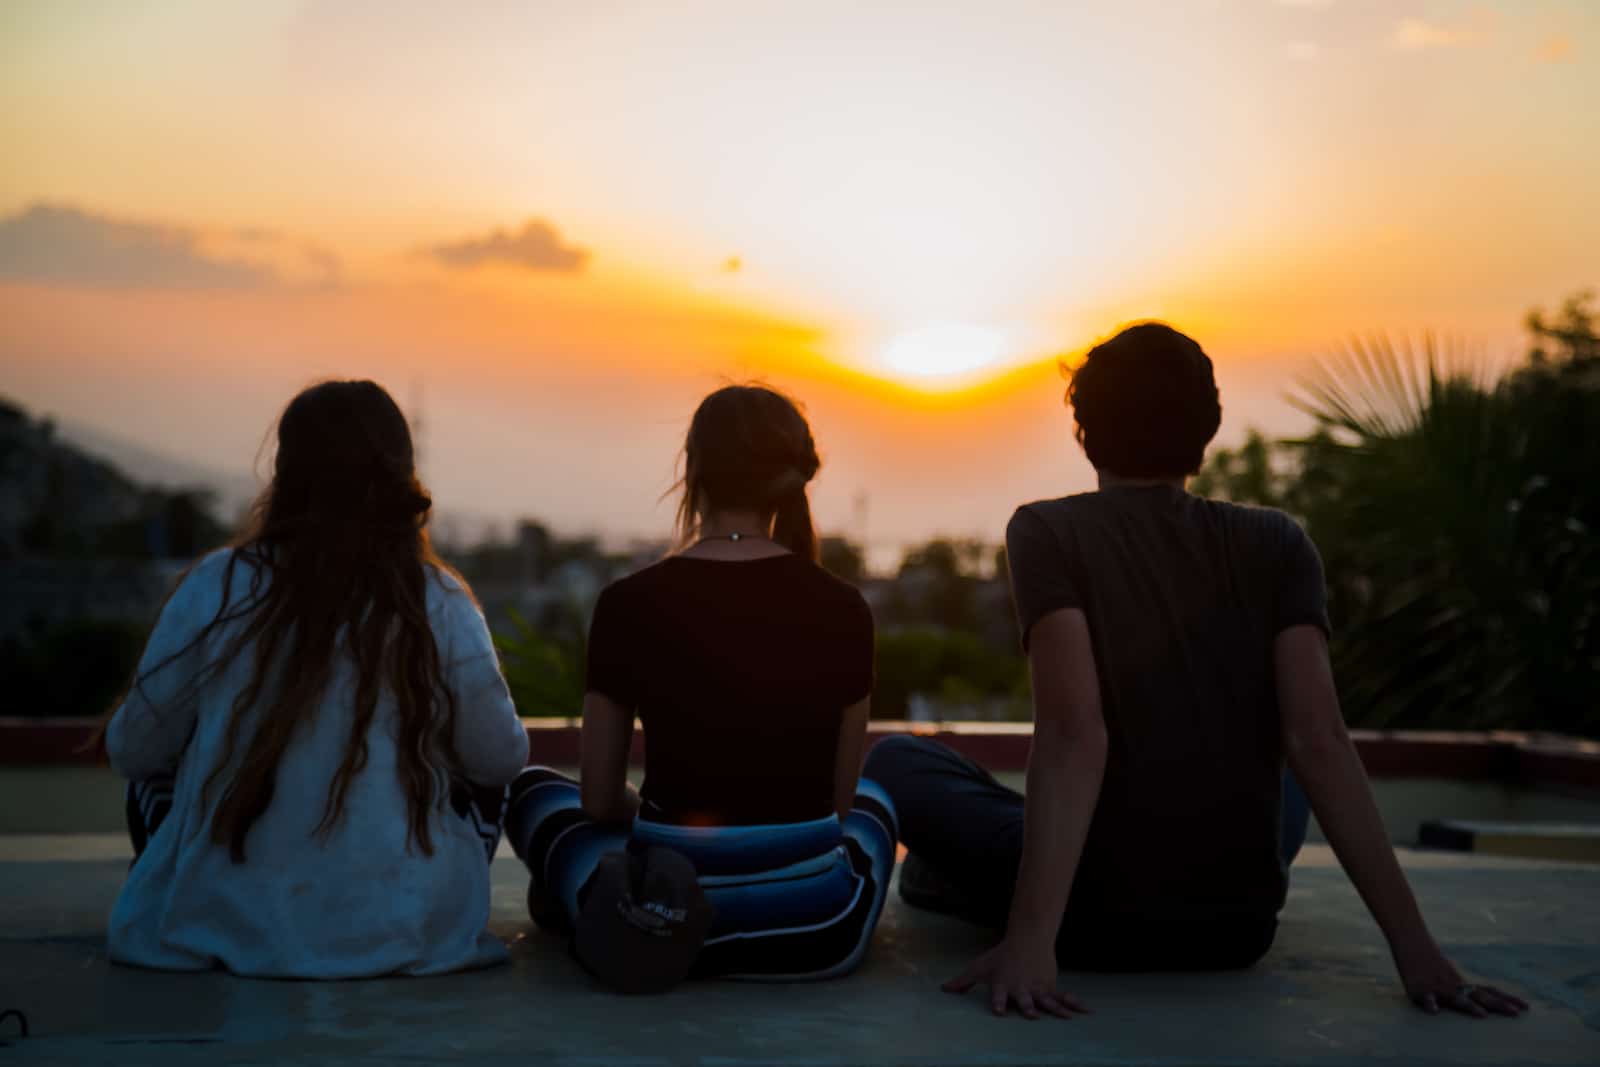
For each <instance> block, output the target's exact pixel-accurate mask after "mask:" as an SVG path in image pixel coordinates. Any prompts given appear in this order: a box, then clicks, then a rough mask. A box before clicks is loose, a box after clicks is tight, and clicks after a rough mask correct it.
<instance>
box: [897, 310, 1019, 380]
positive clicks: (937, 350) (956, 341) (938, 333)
mask: <svg viewBox="0 0 1600 1067" xmlns="http://www.w3.org/2000/svg"><path fill="white" fill-rule="evenodd" d="M1005 344H1006V337H1005V334H1003V333H1002V332H1001V331H999V330H995V329H990V328H988V327H984V326H974V325H972V324H970V323H962V322H936V323H930V324H928V325H926V326H920V327H918V328H916V329H914V330H908V331H907V332H905V333H902V334H900V335H898V336H897V337H895V338H894V339H893V340H892V341H890V342H889V344H888V346H887V347H885V348H884V350H883V365H884V367H885V368H887V369H888V370H889V371H891V372H892V373H894V374H896V375H899V376H902V377H908V378H913V379H916V380H918V381H919V382H930V381H937V380H947V379H951V378H956V377H965V376H967V375H970V374H972V373H973V372H974V371H981V370H983V369H985V368H988V367H993V366H994V365H995V364H996V363H998V362H999V360H1000V358H1001V356H1002V355H1003V354H1004V350H1005Z"/></svg>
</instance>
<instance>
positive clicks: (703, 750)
mask: <svg viewBox="0 0 1600 1067" xmlns="http://www.w3.org/2000/svg"><path fill="white" fill-rule="evenodd" d="M872 651H873V644H872V615H871V612H870V611H868V609H867V604H866V601H865V600H863V599H862V598H861V594H860V593H859V592H857V591H856V589H855V588H854V587H853V586H850V585H848V584H846V583H844V582H842V581H840V580H839V579H837V578H835V577H833V576H832V575H830V574H829V573H828V572H827V571H825V570H823V569H822V568H821V567H818V566H817V565H816V564H814V563H811V562H810V561H808V560H805V559H802V558H801V557H799V556H794V555H779V556H769V557H765V558H762V559H753V560H738V561H731V560H713V559H701V558H697V557H693V556H673V557H670V558H668V559H664V560H662V561H661V562H659V563H656V564H653V565H652V566H649V567H646V568H645V569H644V570H642V571H639V572H638V573H637V574H632V575H629V576H628V577H626V578H623V579H622V580H620V581H618V582H616V583H615V584H613V585H611V586H609V587H607V589H606V590H605V591H604V592H603V593H601V594H600V600H599V602H598V603H597V604H596V605H595V610H594V621H593V623H592V624H591V625H590V629H589V666H588V683H587V685H588V689H589V690H590V691H591V692H596V693H602V694H604V695H606V696H608V697H610V698H611V699H612V700H615V701H616V702H617V703H619V704H621V705H622V706H623V707H626V708H632V709H633V710H634V712H635V713H636V714H637V715H638V716H639V720H640V722H641V723H642V724H643V726H644V741H645V780H644V787H643V789H642V790H641V793H642V795H643V797H644V802H645V812H644V813H645V814H646V815H647V816H648V817H649V818H653V819H658V820H661V821H664V822H675V823H683V824H690V825H753V824H760V823H785V822H804V821H806V820H809V819H818V818H822V817H824V816H826V815H828V814H830V813H831V812H832V811H833V776H834V763H835V760H836V757H837V753H838V744H839V727H840V723H841V721H842V719H843V714H844V710H845V709H846V708H847V707H849V706H850V705H852V704H854V703H856V702H857V701H860V700H862V699H863V698H865V697H867V696H868V695H869V694H870V693H871V692H872Z"/></svg>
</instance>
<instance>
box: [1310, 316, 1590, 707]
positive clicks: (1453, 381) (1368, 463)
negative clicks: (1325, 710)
mask: <svg viewBox="0 0 1600 1067" xmlns="http://www.w3.org/2000/svg"><path fill="white" fill-rule="evenodd" d="M1570 368H1571V362H1570V361H1566V362H1562V361H1559V360H1558V361H1554V362H1552V361H1550V360H1545V361H1543V362H1540V363H1530V364H1529V365H1527V366H1526V367H1524V368H1523V369H1521V370H1519V371H1517V372H1516V373H1515V374H1512V375H1509V376H1505V377H1501V378H1498V379H1495V378H1493V377H1491V376H1489V375H1487V374H1486V373H1484V372H1483V370H1482V368H1481V366H1479V365H1474V364H1473V362H1472V361H1470V360H1468V359H1465V358H1463V357H1462V355H1461V354H1460V353H1459V352H1454V351H1441V349H1440V348H1439V346H1438V345H1436V344H1435V343H1434V342H1433V340H1432V339H1431V338H1428V339H1424V340H1423V342H1422V343H1421V344H1420V345H1418V346H1414V347H1413V346H1406V345H1401V346H1396V345H1394V344H1392V343H1390V342H1388V341H1387V340H1383V339H1379V340H1375V341H1369V342H1357V343H1354V344H1352V345H1351V346H1350V347H1349V348H1348V349H1347V350H1346V351H1345V352H1344V353H1342V354H1341V355H1339V356H1337V357H1335V358H1334V359H1332V360H1330V361H1328V362H1326V363H1324V364H1322V365H1321V367H1320V368H1319V369H1318V370H1317V371H1316V372H1315V373H1314V374H1313V375H1312V376H1311V377H1310V378H1309V379H1307V380H1306V381H1305V382H1303V383H1302V384H1301V386H1300V388H1299V390H1298V391H1297V392H1296V393H1295V394H1294V397H1293V399H1294V400H1295V402H1296V403H1297V404H1298V405H1299V406H1300V407H1301V408H1302V409H1303V410H1305V411H1306V412H1308V413H1309V414H1310V415H1311V416H1312V417H1313V419H1314V420H1315V422H1316V427H1317V429H1316V432H1315V433H1313V434H1312V435H1311V436H1309V437H1307V438H1305V439H1303V440H1300V441H1295V442H1287V443H1286V445H1287V448H1288V450H1289V451H1290V452H1291V453H1292V454H1293V455H1294V456H1295V457H1296V459H1297V461H1298V462H1297V463H1296V465H1295V466H1296V474H1295V476H1294V477H1292V478H1290V479H1289V480H1288V482H1287V484H1286V486H1285V488H1284V489H1283V491H1282V500H1281V501H1279V503H1280V504H1281V506H1283V507H1285V508H1287V509H1288V510H1290V511H1291V512H1294V513H1296V514H1297V515H1299V516H1300V517H1301V518H1302V519H1303V520H1304V521H1305V523H1306V525H1307V528H1308V530H1309V531H1310V533H1311V535H1312V537H1313V538H1314V539H1315V540H1316V541H1317V543H1318V545H1319V546H1320V548H1321V550H1322V552H1323V555H1324V561H1325V565H1326V569H1327V574H1328V585H1329V596H1330V609H1331V611H1332V613H1333V615H1334V622H1335V626H1336V635H1335V641H1334V656H1335V667H1336V670H1337V672H1338V676H1339V678H1340V679H1341V685H1342V687H1343V688H1344V690H1345V699H1346V703H1347V706H1348V709H1349V713H1350V715H1351V717H1352V719H1353V720H1354V721H1357V722H1359V723H1362V724H1364V725H1371V726H1388V727H1432V728H1453V729H1469V728H1470V729H1485V728H1501V727H1504V728H1514V727H1523V728H1526V727H1528V726H1531V725H1535V724H1536V725H1538V726H1540V727H1543V728H1546V729H1556V730H1562V731H1566V732H1573V733H1590V734H1594V733H1600V538H1597V537H1596V531H1597V530H1600V389H1597V388H1595V387H1593V384H1592V382H1593V375H1576V374H1573V373H1571V372H1570ZM1586 382H1587V383H1589V384H1586Z"/></svg>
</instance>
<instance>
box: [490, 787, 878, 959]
mask: <svg viewBox="0 0 1600 1067" xmlns="http://www.w3.org/2000/svg"><path fill="white" fill-rule="evenodd" d="M506 836H507V838H508V839H509V840H510V842H511V847H512V849H513V850H514V851H515V852H516V854H517V855H518V857H520V858H521V859H522V861H523V862H524V863H525V864H527V866H528V870H529V872H530V873H531V875H532V885H531V886H530V890H529V904H530V910H531V911H532V912H533V917H534V920H535V921H536V922H538V923H539V925H540V926H542V927H545V928H546V929H553V930H557V931H565V930H570V929H571V927H572V924H573V923H574V922H575V921H576V919H577V916H578V912H579V910H580V905H581V897H582V894H583V891H584V887H585V885H586V883H587V882H588V880H589V876H590V875H591V874H593V873H594V869H595V867H596V865H597V864H598V863H599V861H600V857H601V856H603V855H605V854H606V853H608V852H615V851H618V850H620V849H622V848H624V847H625V846H626V844H627V842H628V839H629V838H630V837H633V838H636V839H640V840H643V841H645V842H647V843H649V844H651V845H663V846H665V847H667V848H671V849H674V850H676V851H678V852H681V853H682V854H683V855H685V856H687V857H688V858H689V859H690V861H691V862H693V863H694V865H695V870H696V871H697V872H698V873H699V876H700V885H701V888H702V889H703V890H704V891H705V894H706V898H707V899H708V900H709V901H710V903H711V905H712V907H713V908H715V909H716V917H715V918H714V920H713V921H712V925H711V930H710V932H709V933H708V934H707V936H706V942H705V945H704V946H703V947H702V948H701V950H700V956H699V958H698V960H697V961H696V963H695V969H694V974H695V976H696V977H702V978H710V977H722V978H744V979H752V980H763V981H817V980H821V979H826V978H836V977H840V976H842V975H845V974H849V973H850V972H851V971H853V970H855V969H856V967H858V966H859V965H860V963H861V961H862V959H863V958H865V956H866V952H867V945H868V943H869V942H870V941H871V940H872V932H873V930H874V929H875V928H876V926H877V924H878V917H879V916H880V915H881V914H882V912H883V902H884V897H885V895H886V893H887V890H888V885H889V877H890V874H891V873H892V872H893V870H894V862H895V846H896V843H897V839H898V828H897V825H896V820H895V815H894V805H893V803H892V802H891V801H890V800H889V796H888V794H887V793H885V792H884V791H883V790H882V789H880V788H879V787H878V785H877V784H876V783H874V782H871V781H868V780H867V779H862V780H861V782H860V784H859V785H858V786H857V792H856V801H855V806H854V808H853V809H852V810H851V811H850V813H849V814H848V815H847V816H846V817H845V819H844V820H843V822H842V823H841V821H840V820H839V818H838V817H837V816H833V815H829V816H828V817H827V818H824V819H816V820H813V821H811V822H804V823H790V824H783V825H773V826H714V827H699V826H696V827H688V826H674V825H669V824H666V823H659V822H653V821H650V820H648V819H644V818H639V819H636V820H635V821H634V823H633V825H632V826H622V825H603V824H600V823H597V822H595V821H594V820H592V819H590V818H589V817H588V816H587V815H585V814H584V812H583V806H582V803H581V801H580V799H579V792H578V783H577V782H575V781H573V780H572V779H571V778H568V777H567V776H566V775H563V774H561V773H559V772H557V771H554V770H551V769H550V768H548V767H529V768H528V769H526V770H524V771H523V772H522V775H521V776H520V777H519V778H518V779H517V780H516V782H514V783H513V784H512V786H511V803H510V807H509V810H508V811H507V814H506Z"/></svg>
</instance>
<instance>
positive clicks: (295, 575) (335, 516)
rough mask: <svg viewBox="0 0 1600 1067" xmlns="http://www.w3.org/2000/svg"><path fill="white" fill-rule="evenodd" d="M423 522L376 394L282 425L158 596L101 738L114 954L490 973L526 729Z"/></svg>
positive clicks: (167, 963)
mask: <svg viewBox="0 0 1600 1067" xmlns="http://www.w3.org/2000/svg"><path fill="white" fill-rule="evenodd" d="M431 507H432V501H431V499H430V498H429V496H428V494H427V492H426V491H425V490H424V489H423V487H422V485H421V484H420V483H419V481H418V480H417V473H416V463H415V453H414V450H413V447H412V441H411V432H410V430H409V428H408V427H407V425H406V420H405V417H404V416H403V415H402V414H401V412H400V409H399V408H398V407H397V406H396V405H395V403H394V400H393V399H392V398H390V396H389V394H388V393H387V392H385V391H384V390H383V388H382V387H381V386H378V385H377V384H375V383H373V382H369V381H332V382H325V383H322V384H320V385H315V386H312V387H311V388H308V389H306V390H305V391H303V392H302V393H300V394H299V395H298V396H296V397H295V398H294V400H293V401H291V402H290V404H289V406H288V407H287V408H286V409H285V410H284V412H283V415H282V417H281V418H280V419H279V422H278V429H277V454H276V457H275V460H274V470H273V477H272V480H271V482H270V484H269V485H268V486H267V488H266V490H265V491H264V492H263V493H262V494H261V496H260V498H259V499H258V500H257V501H256V503H255V505H254V507H253V509H252V511H251V513H250V517H249V519H248V521H247V522H246V524H245V527H244V529H243V531H242V532H241V533H240V534H239V536H238V537H237V538H236V539H235V540H234V542H233V544H232V545H231V546H230V547H228V548H224V549H221V550H219V551H217V552H214V553H212V554H210V555H208V556H206V557H205V558H204V559H202V560H201V561H200V562H199V563H198V564H197V565H196V566H195V567H194V568H193V569H192V570H191V571H190V572H189V573H188V574H187V575H185V577H184V578H183V580H182V582H181V583H180V584H179V585H178V587H177V589H176V590H175V591H174V592H173V594H172V596H171V597H170V598H169V600H168V601H167V603H166V606H165V607H164V608H163V609H162V612H161V617H160V620H159V621H158V622H157V624H156V627H155V631H154V632H153V633H152V634H151V637H150V642H149V645H148V646H147V647H146V649H145V651H144V655H143V657H142V658H141V660H140V663H139V666H138V668H137V670H136V671H135V674H134V678H133V681H132V683H131V684H130V686H129V689H128V692H127V694H126V696H125V697H124V699H123V700H122V702H121V704H120V706H118V707H117V708H116V710H115V711H114V712H113V714H112V715H111V717H110V720H109V722H108V724H107V727H106V731H105V744H106V750H107V753H108V754H109V756H110V759H111V763H112V766H113V767H115V768H116V769H117V770H118V771H119V772H120V773H121V774H122V775H123V776H124V777H126V778H128V779H129V789H128V821H129V832H130V834H131V835H132V837H133V843H134V850H135V861H134V864H133V867H132V869H131V870H130V871H129V874H128V878H127V881H126V883H125V884H124V885H123V887H122V892H121V894H120V895H119V896H118V898H117V903H116V906H115V908H114V909H113V911H112V915H111V926H110V932H109V935H108V936H109V948H110V955H111V958H112V959H114V960H116V961H118V962H122V963H131V964H138V965H143V966H148V967H159V968H166V969H175V970H198V969H204V968H210V967H215V966H221V967H225V968H227V969H228V970H230V971H233V972H235V973H239V974H247V975H260V976H273V977H303V978H354V977H361V976H367V975H378V974H390V973H408V974H430V973H437V972H442V971H450V970H456V969H460V968H466V967H475V966H483V965H486V964H490V963H494V962H497V961H499V960H502V959H504V958H505V949H504V946H503V945H501V944H500V942H499V941H498V940H497V939H495V938H494V937H492V936H490V935H489V934H488V933H487V932H486V930H485V925H486V923H487V921H488V916H489V871H488V862H487V860H488V859H489V858H492V856H493V852H494V846H495V844H496V843H497V842H498V836H499V826H498V819H499V814H500V810H501V804H500V801H501V799H502V798H503V795H504V787H505V785H506V783H508V782H509V781H510V780H511V779H512V778H513V777H514V776H515V775H516V773H517V771H518V770H519V769H520V768H521V767H522V765H523V764H524V763H525V762H526V757H527V734H526V733H525V732H524V730H523V728H522V725H521V722H520V721H519V720H518V718H517V715H516V710H515V708H513V707H512V704H511V699H510V696H509V694H508V693H507V690H506V685H505V681H504V680H503V678H502V677H501V674H500V669H499V665H498V662H497V660H496V658H495V653H494V647H493V645H492V644H491V643H490V638H489V632H488V628H487V626H486V625H485V623H484V619H483V615H482V614H481V613H480V612H479V610H478V607H477V604H476V602H475V601H474V600H473V597H472V594H471V592H470V591H469V590H468V589H467V586H466V584H465V582H464V581H462V579H461V578H460V577H458V576H457V575H455V574H454V573H453V572H452V571H451V570H450V569H449V568H448V567H446V566H445V565H444V564H443V563H442V562H441V561H440V560H439V559H438V557H437V556H435V555H434V553H433V550H432V548H431V547H430V545H429V540H428V534H427V529H426V522H427V517H428V513H429V510H430V508H431ZM486 852H487V856H486V855H485V853H486Z"/></svg>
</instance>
